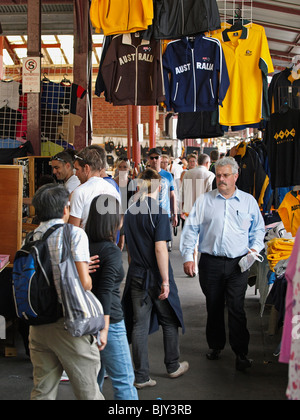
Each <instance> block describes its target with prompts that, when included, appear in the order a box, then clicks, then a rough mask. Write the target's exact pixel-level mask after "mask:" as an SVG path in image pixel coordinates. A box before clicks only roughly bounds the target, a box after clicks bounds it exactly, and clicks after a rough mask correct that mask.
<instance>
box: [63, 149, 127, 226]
mask: <svg viewBox="0 0 300 420" xmlns="http://www.w3.org/2000/svg"><path fill="white" fill-rule="evenodd" d="M104 167H105V162H104V161H103V160H102V159H101V157H100V155H99V153H98V152H97V151H96V150H93V149H89V148H88V147H86V148H85V149H83V150H81V151H80V152H79V153H78V155H75V162H74V168H75V170H76V175H77V177H78V179H79V181H80V182H81V185H79V187H77V188H76V189H75V190H74V192H73V194H72V196H71V209H70V218H69V223H71V224H73V225H74V226H80V227H82V228H83V229H84V228H85V225H86V222H87V219H88V215H89V211H90V205H91V202H92V200H93V198H95V197H97V196H98V195H100V194H108V195H112V196H113V197H115V198H116V199H117V200H119V201H120V202H121V199H120V194H119V193H118V191H117V190H116V188H115V187H114V186H112V185H111V184H110V183H109V182H107V181H105V179H103V178H101V177H100V172H101V170H102V169H103V168H104Z"/></svg>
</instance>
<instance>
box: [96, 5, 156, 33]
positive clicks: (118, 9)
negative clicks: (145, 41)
mask: <svg viewBox="0 0 300 420" xmlns="http://www.w3.org/2000/svg"><path fill="white" fill-rule="evenodd" d="M90 18H91V22H92V25H93V27H94V28H96V32H97V33H100V32H101V29H102V31H103V33H104V35H116V34H120V33H122V34H124V33H129V32H136V31H142V30H145V29H147V28H148V26H149V25H151V24H152V20H153V0H139V1H136V0H92V4H91V7H90Z"/></svg>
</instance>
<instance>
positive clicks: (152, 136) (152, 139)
mask: <svg viewBox="0 0 300 420" xmlns="http://www.w3.org/2000/svg"><path fill="white" fill-rule="evenodd" d="M149 114H150V115H149V121H150V122H149V149H153V147H155V146H156V106H150V107H149Z"/></svg>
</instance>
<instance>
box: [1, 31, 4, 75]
mask: <svg viewBox="0 0 300 420" xmlns="http://www.w3.org/2000/svg"><path fill="white" fill-rule="evenodd" d="M3 47H4V38H3V36H1V35H0V80H2V79H3V74H4V69H3Z"/></svg>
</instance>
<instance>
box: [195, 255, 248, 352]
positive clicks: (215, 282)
mask: <svg viewBox="0 0 300 420" xmlns="http://www.w3.org/2000/svg"><path fill="white" fill-rule="evenodd" d="M240 259H241V257H239V258H226V257H214V256H211V255H208V254H202V255H201V258H200V262H199V277H200V285H201V288H202V291H203V293H204V294H205V296H206V307H207V315H208V316H207V325H206V337H207V342H208V345H209V348H210V349H215V350H223V349H224V347H225V343H226V332H225V319H224V315H225V314H224V310H225V302H226V304H227V308H228V327H229V343H230V345H231V348H232V350H233V351H234V353H236V354H245V355H247V353H248V345H249V339H250V336H249V332H248V329H247V319H246V314H245V310H244V301H245V294H246V290H247V286H248V272H247V271H246V272H245V273H241V269H240V267H239V265H238V263H239V260H240Z"/></svg>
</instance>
